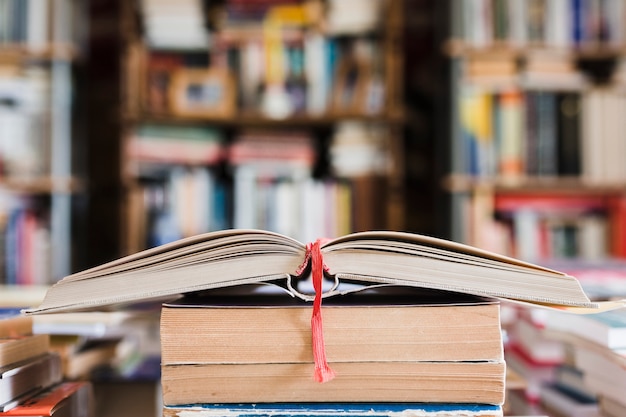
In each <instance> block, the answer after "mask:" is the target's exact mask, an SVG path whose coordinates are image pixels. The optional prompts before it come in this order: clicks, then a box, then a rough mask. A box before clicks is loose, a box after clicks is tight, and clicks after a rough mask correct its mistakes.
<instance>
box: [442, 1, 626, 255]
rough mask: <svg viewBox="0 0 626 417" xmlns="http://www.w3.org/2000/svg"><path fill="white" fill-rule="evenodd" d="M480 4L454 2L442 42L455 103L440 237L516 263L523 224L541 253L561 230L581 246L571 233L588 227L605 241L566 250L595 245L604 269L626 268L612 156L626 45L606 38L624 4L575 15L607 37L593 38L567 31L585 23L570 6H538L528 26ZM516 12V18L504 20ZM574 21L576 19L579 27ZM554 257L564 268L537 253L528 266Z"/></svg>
mask: <svg viewBox="0 0 626 417" xmlns="http://www.w3.org/2000/svg"><path fill="white" fill-rule="evenodd" d="M477 4H478V2H472V1H454V0H452V1H451V2H450V5H451V6H452V7H451V8H450V13H449V15H448V17H449V20H448V23H449V28H450V31H449V36H448V38H447V39H444V40H443V43H442V46H441V50H442V53H443V54H445V55H446V56H447V57H448V62H449V68H450V73H449V74H450V77H449V86H450V89H449V92H450V95H449V97H450V98H451V101H450V103H451V106H450V109H448V114H447V118H446V120H447V121H449V122H450V129H449V142H448V143H449V144H450V148H449V149H450V152H449V153H448V154H447V155H446V156H445V160H446V164H447V166H448V169H447V174H446V175H444V176H443V178H442V181H441V187H442V189H443V190H444V193H445V194H446V198H447V202H448V210H449V218H450V221H449V223H448V224H449V228H448V230H447V235H448V236H449V237H451V238H452V239H454V240H458V241H463V242H466V243H469V244H474V245H477V246H481V245H487V246H489V249H492V250H496V251H502V252H505V253H508V254H510V255H513V256H517V257H521V256H522V253H521V252H518V251H519V250H520V249H519V248H521V247H522V246H526V247H529V244H528V243H522V242H520V241H519V240H517V239H518V235H521V234H522V233H521V232H516V230H518V229H516V228H518V227H520V225H521V224H526V228H527V230H531V233H530V234H531V235H534V236H543V239H544V240H543V241H542V242H535V243H536V246H539V245H540V243H541V244H544V245H545V244H546V242H548V243H549V241H550V239H551V234H552V233H553V232H554V233H560V232H561V226H563V227H566V228H568V229H567V230H568V231H567V233H568V234H569V235H571V236H570V237H568V239H583V238H581V237H576V236H577V235H578V234H580V235H581V236H582V235H583V234H584V233H586V232H583V231H580V233H578V232H576V230H578V229H577V227H578V226H579V225H582V223H584V224H585V226H584V227H586V225H587V224H590V223H591V222H592V221H593V222H594V225H597V226H598V229H597V230H596V229H594V230H596V231H598V235H597V236H596V237H595V239H600V240H599V241H597V242H595V243H593V242H591V243H589V242H582V241H580V242H579V241H576V242H574V241H571V242H570V246H572V247H573V246H579V247H582V246H584V245H591V246H593V245H594V244H595V246H596V247H604V248H605V249H604V250H605V252H604V254H603V255H602V256H603V257H606V258H611V257H623V256H624V252H623V251H622V249H621V246H622V245H621V243H619V240H620V239H622V236H623V233H624V230H623V228H624V226H623V225H624V222H623V220H622V215H621V213H622V210H621V208H620V207H621V205H622V203H620V201H622V199H624V196H625V195H626V175H625V173H622V172H621V169H620V167H621V166H622V165H623V164H622V163H621V162H619V161H618V160H617V158H616V157H614V156H612V155H617V154H621V152H622V151H621V149H622V142H623V141H622V140H620V139H617V138H615V139H612V138H611V137H612V136H613V135H612V132H616V131H621V130H622V126H621V123H622V122H623V117H622V116H619V115H618V114H620V113H619V111H617V110H614V109H617V108H621V105H622V102H623V100H626V97H625V96H624V91H625V90H624V82H623V79H624V77H623V75H622V74H623V69H622V61H623V59H624V56H625V55H624V52H625V51H626V49H625V45H626V38H624V36H623V34H622V33H621V32H619V31H616V30H610V27H614V25H618V26H621V25H623V22H622V21H619V20H618V19H617V18H616V16H621V14H619V13H617V11H618V10H617V9H620V10H621V7H622V6H621V4H620V3H619V2H606V3H604V4H603V5H599V3H598V9H593V10H592V9H588V10H586V11H584V12H581V13H583V15H584V13H598V14H597V17H598V18H599V19H602V22H603V24H605V25H606V27H607V28H609V29H607V32H606V36H604V35H601V34H600V33H599V32H594V28H593V27H591V26H590V27H583V26H581V29H580V30H581V31H579V32H574V31H573V28H574V25H576V24H580V25H584V21H585V20H584V16H583V15H579V14H577V13H573V12H572V10H569V9H570V8H572V7H576V4H577V3H568V2H548V1H546V2H543V1H536V2H533V6H532V7H536V9H534V11H533V13H534V12H536V13H537V14H533V15H531V14H524V13H525V12H528V13H530V12H529V11H528V10H525V9H524V8H525V7H527V6H526V5H523V4H522V3H519V4H518V3H511V4H509V5H508V6H506V7H504V6H503V4H504V2H493V3H490V6H489V7H488V8H487V9H488V10H487V9H486V10H485V14H484V15H483V14H481V13H480V12H479V9H477V8H476V7H478V6H477ZM507 4H508V3H507ZM500 6H502V7H503V8H501V9H498V11H497V13H498V14H495V13H496V9H495V8H496V7H500ZM507 7H510V9H507ZM528 7H530V6H528ZM513 10H517V11H519V12H520V13H516V14H515V18H513V19H511V18H508V17H507V16H509V17H511V16H512V15H507V13H509V14H510V13H512V11H513ZM558 11H563V12H565V11H567V12H572V13H571V14H570V13H560V12H558ZM490 13H494V14H493V15H491V14H490ZM470 16H474V17H475V19H470V18H469V17H470ZM488 16H491V17H492V18H488ZM576 16H583V17H581V20H580V21H574V20H575V19H576ZM588 17H589V16H588ZM568 19H574V20H571V21H570V20H568ZM620 22H621V23H620ZM568 25H569V26H568ZM567 28H570V29H569V30H572V32H568V31H567V30H568V29H567ZM559 31H560V32H559ZM574 35H576V37H575V36H574ZM614 111H615V115H613V112H614ZM600 149H604V150H605V151H603V153H602V155H601V156H600V154H599V153H598V152H599V150H600ZM512 202H515V204H518V205H519V207H517V208H515V207H513V206H514V204H513V203H512ZM568 204H569V205H571V207H569V208H568V207H566V206H567V205H568ZM539 207H540V208H539ZM522 218H523V219H526V220H528V223H521V222H522V220H520V219H522ZM531 218H532V219H533V220H529V219H531ZM518 220H519V221H520V223H519V224H517V223H516V222H517V221H518ZM516 224H517V226H516ZM532 224H534V225H535V226H533V225H532ZM566 224H567V226H565V225H566ZM551 225H552V226H551ZM553 226H554V228H557V229H558V232H555V231H554V230H553ZM534 227H537V228H540V229H537V230H532V229H533V228H534ZM580 227H581V228H582V227H583V226H580ZM590 227H591V226H590ZM594 227H595V226H594ZM581 230H582V229H581ZM602 236H603V237H602ZM555 238H556V237H555ZM607 242H608V243H607ZM493 245H496V246H493ZM530 246H532V244H531V245H530ZM531 252H532V251H531ZM525 253H528V252H525ZM551 256H557V257H562V255H559V254H553V253H552V252H550V251H547V252H545V253H544V254H543V255H537V253H534V255H533V259H532V261H539V262H540V261H544V262H549V261H550V257H551ZM567 256H568V257H572V256H575V255H572V254H569V255H567Z"/></svg>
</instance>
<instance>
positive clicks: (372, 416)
mask: <svg viewBox="0 0 626 417" xmlns="http://www.w3.org/2000/svg"><path fill="white" fill-rule="evenodd" d="M163 411H164V413H163V415H164V416H166V417H167V416H174V415H182V414H184V415H186V416H187V415H189V416H190V415H192V414H193V415H198V416H207V417H208V416H226V415H227V416H232V417H235V416H236V417H270V416H271V417H287V416H299V417H315V416H324V417H332V416H342V417H378V416H380V417H384V416H396V415H410V416H411V417H421V416H423V417H437V416H449V417H453V416H459V417H465V416H468V417H469V416H483V417H487V416H502V407H500V406H499V405H491V404H466V403H459V404H454V403H258V404H188V405H177V406H165V407H164V408H163ZM179 413H182V414H179Z"/></svg>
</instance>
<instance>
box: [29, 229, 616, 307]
mask: <svg viewBox="0 0 626 417" xmlns="http://www.w3.org/2000/svg"><path fill="white" fill-rule="evenodd" d="M322 270H323V277H324V279H322V278H319V280H318V281H323V282H319V283H318V284H319V286H318V287H315V284H316V282H315V281H316V279H313V281H314V282H313V284H314V287H315V289H316V291H306V290H303V288H304V287H305V286H306V285H303V283H306V282H307V280H306V277H308V275H309V273H310V272H311V271H312V274H311V275H316V274H317V275H318V276H320V277H321V276H322ZM249 283H268V284H276V285H278V286H280V287H282V288H283V289H284V290H285V291H286V292H287V293H289V294H291V295H292V296H294V297H299V298H302V299H304V300H309V301H313V300H314V298H315V292H317V293H318V295H320V296H321V298H325V297H330V296H334V295H339V294H345V293H349V292H354V291H359V290H361V289H363V288H367V287H372V286H380V285H404V286H409V287H423V288H432V289H439V290H446V291H455V292H461V293H468V294H474V295H481V296H488V297H496V298H499V299H504V300H512V301H520V302H529V303H533V304H536V305H548V306H557V307H559V308H564V309H573V310H578V311H584V312H587V311H588V310H589V309H591V310H592V311H595V310H598V311H599V310H602V309H603V308H601V307H606V305H604V306H603V305H601V303H592V302H591V301H590V300H589V298H588V297H587V295H586V294H585V293H584V291H583V290H582V288H581V286H580V284H579V282H578V281H577V279H576V278H574V277H572V276H570V275H567V274H565V273H562V272H559V271H555V270H551V269H548V268H544V267H541V266H538V265H534V264H530V263H526V262H522V261H520V260H517V259H514V258H510V257H505V256H501V255H498V254H496V253H492V252H487V251H484V250H480V249H477V248H474V247H471V246H467V245H463V244H460V243H455V242H452V241H448V240H443V239H438V238H434V237H428V236H423V235H418V234H411V233H404V232H390V231H371V232H358V233H353V234H349V235H346V236H343V237H339V238H336V239H332V240H328V241H325V242H321V241H317V242H315V243H313V244H304V243H301V242H299V241H297V240H294V239H292V238H290V237H287V236H284V235H280V234H277V233H273V232H268V231H262V230H240V229H229V230H221V231H217V232H211V233H206V234H201V235H197V236H193V237H190V238H185V239H181V240H178V241H176V242H173V243H169V244H166V245H162V246H159V247H156V248H152V249H148V250H145V251H142V252H138V253H136V254H133V255H129V256H126V257H123V258H120V259H118V260H114V261H112V262H109V263H106V264H103V265H100V266H97V267H94V268H91V269H88V270H85V271H82V272H78V273H76V274H73V275H69V276H67V277H65V278H63V279H62V280H60V281H59V282H58V283H56V284H55V285H53V286H52V287H51V288H50V289H49V290H48V292H47V293H46V296H45V298H44V300H43V301H42V303H41V304H40V305H39V306H37V307H33V308H31V309H27V310H25V313H27V314H38V313H46V312H63V311H78V310H97V309H105V308H108V307H111V306H119V305H124V304H133V303H137V302H147V301H150V300H159V299H164V298H167V297H170V296H175V295H177V294H185V293H193V292H199V291H203V290H208V289H213V288H221V287H230V286H237V285H241V284H249Z"/></svg>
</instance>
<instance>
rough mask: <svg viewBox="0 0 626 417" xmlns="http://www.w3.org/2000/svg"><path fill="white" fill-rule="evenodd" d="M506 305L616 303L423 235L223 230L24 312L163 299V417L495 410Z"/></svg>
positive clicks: (498, 408) (547, 274) (70, 285)
mask: <svg viewBox="0 0 626 417" xmlns="http://www.w3.org/2000/svg"><path fill="white" fill-rule="evenodd" d="M309 277H310V280H309ZM77 294H81V296H80V297H77V296H76V295H77ZM181 294H184V296H183V297H180V295H181ZM502 299H504V300H514V301H516V302H523V303H527V304H532V305H537V304H541V305H542V306H548V307H554V306H557V307H558V308H559V309H562V310H570V309H571V310H576V311H577V312H579V313H585V312H591V311H598V310H599V309H601V308H604V309H609V308H616V307H620V306H622V305H621V304H619V303H592V302H591V301H590V300H589V298H588V297H587V296H586V295H585V293H584V292H583V291H582V289H581V287H580V285H579V283H578V281H577V280H576V279H575V278H573V277H571V276H569V275H567V274H564V273H561V272H558V271H553V270H550V269H546V268H542V267H540V266H537V265H532V264H528V263H524V262H521V261H518V260H516V259H512V258H506V257H503V256H499V255H497V254H494V253H490V252H485V251H481V250H479V249H476V248H472V247H469V246H465V245H461V244H457V243H454V242H450V241H445V240H441V239H436V238H431V237H426V236H421V235H415V234H408V233H399V232H361V233H355V234H351V235H346V236H344V237H340V238H337V239H334V240H330V241H324V242H323V241H321V240H318V241H316V242H313V243H310V244H307V245H305V244H303V243H301V242H298V241H296V240H294V239H292V238H289V237H287V236H284V235H280V234H277V233H272V232H266V231H260V230H224V231H219V232H212V233H208V234H204V235H198V236H195V237H192V238H187V239H183V240H180V241H177V242H174V243H171V244H167V245H163V246H161V247H157V248H153V249H149V250H147V251H143V252H139V253H137V254H134V255H130V256H128V257H125V258H121V259H119V260H116V261H113V262H110V263H108V264H105V265H102V266H98V267H95V268H92V269H90V270H87V271H83V272H80V273H77V274H74V275H71V276H68V277H66V278H64V279H63V280H61V281H60V282H59V283H58V284H57V285H55V286H53V287H51V289H50V290H49V291H48V293H47V295H46V297H45V299H44V301H43V302H42V303H41V305H40V306H39V307H37V308H33V309H30V310H27V313H29V314H43V313H49V312H61V311H73V310H82V309H91V310H93V309H100V308H102V309H104V308H109V307H111V306H112V305H119V304H126V305H128V304H132V303H135V302H146V301H148V300H151V301H154V300H159V301H161V302H163V305H162V310H161V354H162V369H161V371H162V388H163V394H162V395H163V403H164V414H165V415H182V414H185V415H188V414H189V413H193V414H195V413H197V414H198V415H225V414H228V415H233V413H234V415H244V414H245V415H269V414H280V415H285V414H289V415H309V416H311V415H333V414H338V413H341V414H346V415H391V414H395V413H398V412H402V411H407V412H411V413H412V414H413V415H428V416H444V415H445V416H467V415H481V416H500V415H502V404H503V402H504V393H505V363H504V359H503V344H502V332H501V329H500V315H499V313H500V310H499V300H502ZM322 301H323V302H322Z"/></svg>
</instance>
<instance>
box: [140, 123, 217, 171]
mask: <svg viewBox="0 0 626 417" xmlns="http://www.w3.org/2000/svg"><path fill="white" fill-rule="evenodd" d="M223 141H224V139H223V137H222V134H221V133H220V132H219V131H218V130H215V129H212V128H207V127H202V126H174V125H166V124H143V125H140V126H138V127H137V128H136V129H135V130H134V132H133V134H132V137H131V140H130V141H129V143H128V156H129V157H130V158H131V159H133V160H137V161H140V162H151V163H165V164H183V165H214V164H216V163H218V162H219V161H220V160H221V159H222V158H223V155H224V150H223V145H222V143H223Z"/></svg>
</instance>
